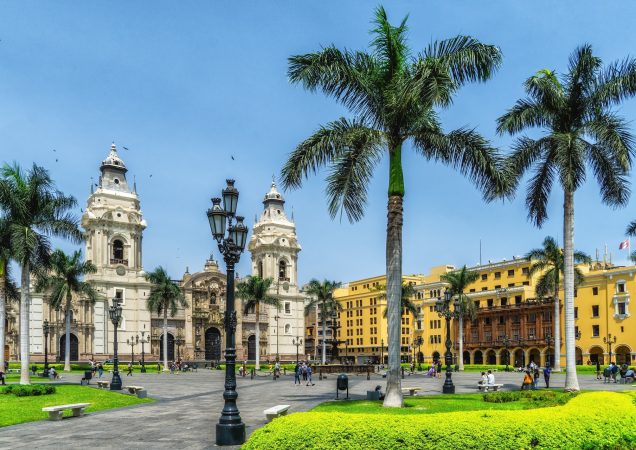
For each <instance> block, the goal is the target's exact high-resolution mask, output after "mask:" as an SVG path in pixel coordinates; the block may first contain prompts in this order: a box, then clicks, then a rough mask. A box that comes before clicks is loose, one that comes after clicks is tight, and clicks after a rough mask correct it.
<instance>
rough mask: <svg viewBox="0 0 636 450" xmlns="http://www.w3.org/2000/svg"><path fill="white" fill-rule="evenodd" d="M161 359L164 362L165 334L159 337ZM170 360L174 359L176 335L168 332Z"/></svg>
mask: <svg viewBox="0 0 636 450" xmlns="http://www.w3.org/2000/svg"><path fill="white" fill-rule="evenodd" d="M159 361H162V362H163V334H162V335H161V337H160V338H159ZM168 361H174V336H173V335H172V333H168Z"/></svg>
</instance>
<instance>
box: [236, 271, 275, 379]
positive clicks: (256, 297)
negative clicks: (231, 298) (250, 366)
mask: <svg viewBox="0 0 636 450" xmlns="http://www.w3.org/2000/svg"><path fill="white" fill-rule="evenodd" d="M272 281H273V279H272V278H261V277H259V276H251V275H248V276H247V278H245V280H243V281H241V282H239V283H238V284H237V285H236V291H237V293H238V296H239V297H240V298H241V299H242V300H243V302H244V303H243V308H244V309H245V314H247V313H248V312H249V311H251V310H254V312H255V314H256V320H255V324H254V327H255V331H256V364H255V368H256V370H260V368H261V344H260V340H261V332H260V314H261V304H264V305H271V306H275V307H276V309H278V308H280V300H279V299H278V298H276V297H272V296H271V295H269V294H268V293H267V291H269V288H270V286H271V285H272ZM276 333H278V330H276Z"/></svg>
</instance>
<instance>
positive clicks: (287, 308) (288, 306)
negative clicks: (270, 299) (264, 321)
mask: <svg viewBox="0 0 636 450" xmlns="http://www.w3.org/2000/svg"><path fill="white" fill-rule="evenodd" d="M285 314H291V302H285Z"/></svg>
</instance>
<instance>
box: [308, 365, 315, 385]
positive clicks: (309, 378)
mask: <svg viewBox="0 0 636 450" xmlns="http://www.w3.org/2000/svg"><path fill="white" fill-rule="evenodd" d="M310 384H311V385H312V386H314V383H313V382H312V381H311V366H310V365H307V386H309V385H310Z"/></svg>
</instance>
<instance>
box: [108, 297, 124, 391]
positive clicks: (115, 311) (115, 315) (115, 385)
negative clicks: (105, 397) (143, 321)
mask: <svg viewBox="0 0 636 450" xmlns="http://www.w3.org/2000/svg"><path fill="white" fill-rule="evenodd" d="M108 314H109V316H110V321H111V322H112V323H113V379H112V380H111V382H110V390H111V391H121V377H120V376H119V367H118V363H119V359H118V357H117V328H118V327H119V323H120V322H121V305H120V304H119V299H118V298H114V299H113V305H112V306H111V307H110V308H109V310H108Z"/></svg>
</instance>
